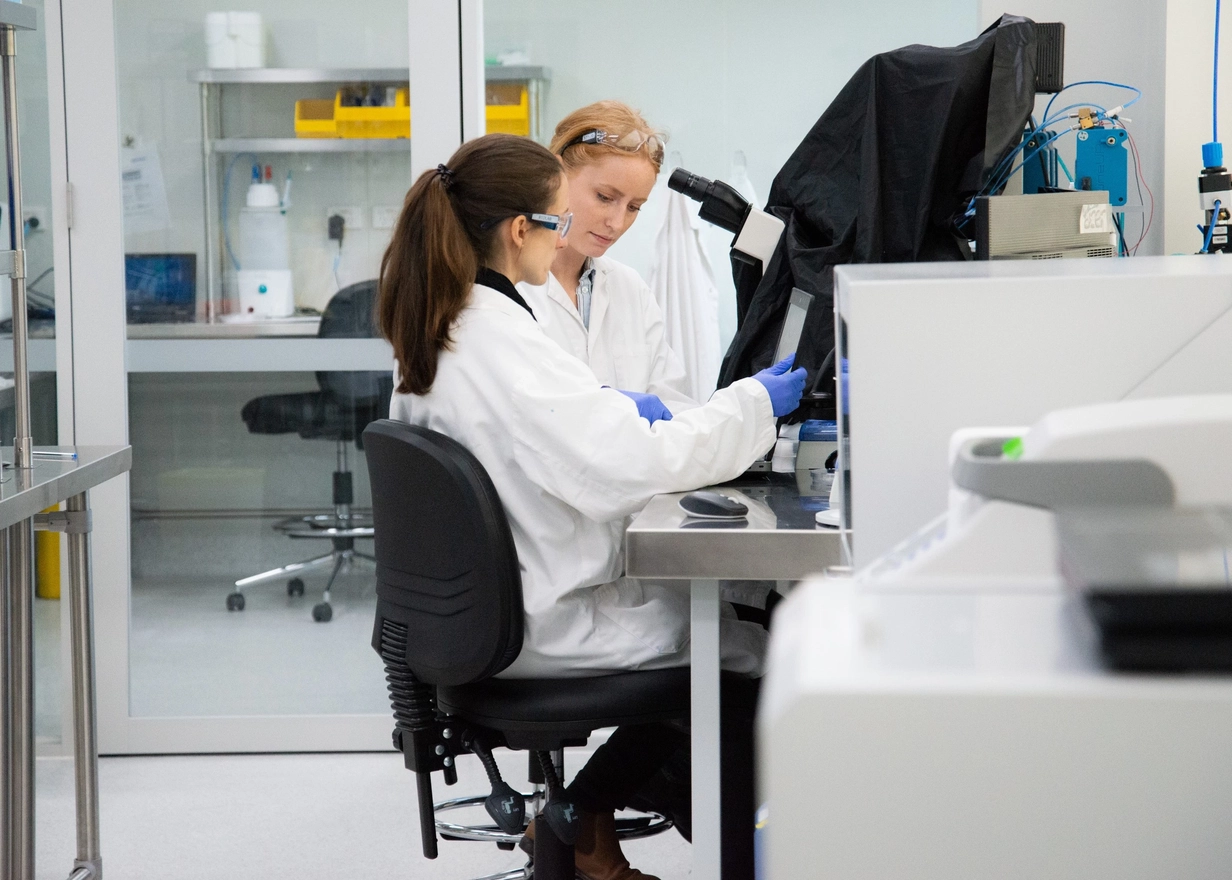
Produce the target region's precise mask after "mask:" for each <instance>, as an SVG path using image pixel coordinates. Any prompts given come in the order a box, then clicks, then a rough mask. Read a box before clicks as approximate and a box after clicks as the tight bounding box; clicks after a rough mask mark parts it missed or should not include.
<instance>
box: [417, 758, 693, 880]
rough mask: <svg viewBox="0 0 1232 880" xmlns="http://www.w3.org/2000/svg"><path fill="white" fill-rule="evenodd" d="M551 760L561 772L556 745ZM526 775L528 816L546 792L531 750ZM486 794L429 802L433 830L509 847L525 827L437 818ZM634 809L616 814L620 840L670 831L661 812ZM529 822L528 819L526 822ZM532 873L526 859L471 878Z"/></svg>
mask: <svg viewBox="0 0 1232 880" xmlns="http://www.w3.org/2000/svg"><path fill="white" fill-rule="evenodd" d="M552 762H553V763H554V764H555V765H556V771H557V774H558V775H559V776H561V777H563V776H564V750H563V749H558V750H557V751H555V752H553V753H552ZM527 776H528V778H529V779H530V782H531V785H532V790H531V791H530V792H524V793H520V794H521V797H522V799H523V800H524V801H525V802H526V804H527V814H528V815H529V816H532V817H533V816H537V815H539V812H540V810H542V809H543V806H544V802H545V800H546V798H547V792H546V790H545V788H544V779H543V770H542V768H541V767H540V766H539V762H538V760H537V755H536V754H535V753H533V752H532V753H531V756H530V769H529V772H528V774H527ZM487 801H488V797H487V796H484V795H472V796H470V797H460V798H452V799H450V800H445V801H437V802H436V803H435V804H434V805H433V811H434V813H435V814H436V815H437V817H438V818H437V819H436V833H437V834H439V835H440V836H441V837H442V838H443V839H445V840H459V841H475V842H479V843H494V844H496V846H497V847H499V848H500V849H503V850H512V849H513V848H514V847H515V846H517V845H518V844H519V843H520V842H521V840H522V837H523V835H524V834H525V832H526V829H525V828H523V829H522V831H519V832H516V833H512V834H510V833H508V832H506V831H503V830H501V828H500V827H498V826H497V825H494V824H491V823H484V824H469V825H464V824H460V823H458V822H449V821H445V820H443V819H440V818H439V816H440V814H441V813H447V812H452V811H455V810H470V809H475V808H477V807H485V806H486V805H487ZM626 812H633V813H637V815H632V816H629V815H625V816H618V817H617V819H616V836H617V837H618V838H619V839H620V840H621V841H626V840H639V839H641V838H644V837H653V836H654V835H656V834H662V833H663V832H664V831H670V830H671V828H672V821H671V820H670V819H668V818H667V817H666V816H664V815H663V814H662V813H654V812H649V811H645V812H643V811H626ZM527 824H529V820H528V822H527ZM533 876H534V865H533V862H529V863H527V865H526V866H525V867H524V868H517V869H515V870H512V871H506V872H503V873H499V874H490V875H486V876H484V877H478V878H475V880H515V878H516V880H522V878H530V877H533Z"/></svg>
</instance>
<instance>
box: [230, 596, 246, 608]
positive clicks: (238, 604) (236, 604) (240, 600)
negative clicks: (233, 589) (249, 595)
mask: <svg viewBox="0 0 1232 880" xmlns="http://www.w3.org/2000/svg"><path fill="white" fill-rule="evenodd" d="M227 610H228V611H243V610H244V594H243V593H232V594H231V595H230V596H228V597H227Z"/></svg>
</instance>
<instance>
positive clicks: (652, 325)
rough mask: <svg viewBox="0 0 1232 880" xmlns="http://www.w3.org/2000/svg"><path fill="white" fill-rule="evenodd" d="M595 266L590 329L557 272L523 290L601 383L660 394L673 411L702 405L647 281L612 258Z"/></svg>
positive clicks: (555, 335)
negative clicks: (669, 338)
mask: <svg viewBox="0 0 1232 880" xmlns="http://www.w3.org/2000/svg"><path fill="white" fill-rule="evenodd" d="M594 269H595V283H594V287H593V289H592V293H591V300H590V330H589V331H587V329H586V327H585V325H583V324H582V316H581V315H579V314H578V310H577V306H575V305H574V304H573V301H572V300H571V299H569V294H567V293H566V292H565V289H564V288H563V287H562V286H561V284H560V282H559V281H557V280H556V277H555V276H554V275H552V274H551V273H548V281H547V284H542V285H539V286H534V285H530V284H519V285H518V291H519V292H520V293H521V294H522V297H523V298H524V299H525V300H526V302H527V304H528V305H530V307H531V309H532V310H533V311H534V313H535V318H536V319H538V321H539V325H540V326H541V327H542V328H543V330H544V332H545V333H547V335H548V336H549V337H551V338H552V339H553V340H555V341H556V344H557V345H559V346H560V347H561V348H563V349H564V350H565V351H567V352H569V354H571V355H573V356H574V357H576V358H577V359H578V360H580V361H582V362H583V363H585V364H588V365H589V366H590V369H591V371H592V372H593V373H594V374H595V376H596V377H597V378H598V380H599V382H600V383H601V384H603V385H610V386H612V387H613V388H619V389H621V390H622V391H637V392H640V393H642V394H655V395H658V397H659V399H660V400H662V401H663V403H664V405H666V406H667V408H668V409H669V410H671V412H672V415H673V416H674V415H676V414H677V413H681V412H684V411H685V410H687V409H692V408H693V407H695V406H697V404H698V398H696V397H694V396H692V395H691V394H689V391H688V379H687V377H686V376H685V369H684V363H683V362H682V361H681V360H680V357H679V356H678V355H677V354H676V352H674V351H672V349H671V348H670V347H669V346H668V344H667V337H666V335H665V333H664V326H663V313H662V311H660V309H659V305H658V303H656V302H655V298H654V296H653V295H652V294H651V292H650V288H649V287H647V286H646V282H645V281H643V280H642V277H641V276H640V275H638V274H637V272H636V271H634V270H633V269H631V268H629V267H628V266H626V265H624V264H623V263H619V262H617V261H616V260H612V259H609V258H607V257H595V258H594ZM708 396H709V395H707V397H708Z"/></svg>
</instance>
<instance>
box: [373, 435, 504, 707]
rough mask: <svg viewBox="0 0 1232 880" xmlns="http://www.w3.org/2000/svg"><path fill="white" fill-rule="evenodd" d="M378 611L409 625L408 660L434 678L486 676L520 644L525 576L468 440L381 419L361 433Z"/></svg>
mask: <svg viewBox="0 0 1232 880" xmlns="http://www.w3.org/2000/svg"><path fill="white" fill-rule="evenodd" d="M364 449H365V452H366V454H367V458H368V475H369V478H370V480H371V482H372V517H373V525H374V527H375V531H376V535H375V539H376V560H377V576H376V577H377V588H376V590H377V611H376V617H377V619H376V628H375V633H374V636H373V647H375V648H376V649H377V650H378V651H380V650H381V646H380V634H381V629H382V622H383V621H385V620H389V621H392V622H395V623H398V624H400V625H402V626H405V627H406V628H407V639H406V665H407V666H408V667H409V668H410V670H411V672H413V673H414V674H415V676H416V678H418V679H419V680H420V681H423V682H425V683H427V684H432V685H459V684H468V683H470V682H474V681H480V680H482V679H485V678H489V677H490V676H492V675H495V674H496V673H498V672H500V671H501V670H502V669H504V668H505V667H506V666H508V665H509V664H510V663H512V662H513V661H514V659H515V658H516V657H517V656H518V652H519V651H521V649H522V576H521V571H520V569H519V567H518V554H517V549H516V548H515V547H514V543H513V533H512V532H511V531H510V529H509V521H508V520H507V519H506V517H505V510H504V507H502V506H501V502H500V498H499V497H498V496H497V494H496V488H495V487H494V486H493V485H492V480H491V479H490V478H489V477H488V474H487V472H486V471H485V470H484V469H483V465H481V464H480V463H479V461H478V459H476V458H475V456H473V455H471V453H470V452H469V451H467V449H466V448H465V447H464V446H462V444H460V443H458V442H456V441H454V440H452V439H450V438H449V437H446V436H445V435H444V434H440V433H438V432H436V431H430V430H428V429H426V428H419V427H415V426H413V425H408V424H406V423H404V422H396V421H391V420H389V419H381V420H379V421H375V422H373V423H372V424H370V425H369V426H368V427H367V429H366V430H365V431H364Z"/></svg>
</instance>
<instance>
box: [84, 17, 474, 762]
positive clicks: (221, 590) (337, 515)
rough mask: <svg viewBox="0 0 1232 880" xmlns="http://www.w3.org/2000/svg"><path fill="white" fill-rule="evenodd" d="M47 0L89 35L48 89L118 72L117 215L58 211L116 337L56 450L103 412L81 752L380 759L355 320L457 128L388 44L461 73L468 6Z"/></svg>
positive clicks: (382, 733)
mask: <svg viewBox="0 0 1232 880" xmlns="http://www.w3.org/2000/svg"><path fill="white" fill-rule="evenodd" d="M65 2H66V3H67V4H68V5H69V6H73V7H76V6H77V5H80V6H81V10H78V12H79V14H81V15H82V16H86V15H87V13H86V12H85V11H84V10H85V9H86V7H87V6H89V8H90V13H92V14H94V15H95V23H97V22H99V21H100V20H101V19H102V15H101V13H100V12H99V7H100V6H106V7H108V9H107V13H108V16H109V18H108V20H107V26H108V28H109V29H111V30H112V31H113V33H114V45H113V46H111V47H106V50H105V52H104V51H99V52H98V53H96V57H95V58H94V59H92V67H93V69H94V71H95V74H94V76H95V79H90V78H89V76H88V74H87V72H86V70H85V65H86V63H87V60H79V59H78V58H77V57H75V56H74V55H72V54H70V53H68V52H67V51H66V55H65V62H64V63H65V67H66V71H67V75H66V84H65V89H66V102H67V103H68V104H69V105H70V106H72V105H73V104H74V101H75V100H80V98H78V97H76V96H80V95H84V94H87V93H92V90H95V89H99V91H98V94H99V95H100V96H102V95H103V91H102V90H101V88H102V87H99V86H98V85H97V84H96V80H97V78H98V77H104V79H103V82H104V83H105V82H106V80H105V75H106V74H105V73H102V74H99V73H97V71H98V70H99V69H102V70H103V71H106V69H107V65H110V66H111V67H112V68H114V71H115V77H114V81H115V83H116V92H115V96H114V99H112V100H113V102H114V105H115V106H116V108H117V109H116V111H115V117H114V118H113V119H110V120H106V125H107V126H109V127H111V130H113V131H114V132H115V142H116V147H115V149H114V151H111V152H108V151H107V150H101V149H100V150H98V154H99V155H98V157H97V161H96V162H95V164H94V165H93V166H90V170H91V171H93V172H94V173H97V174H98V175H100V176H102V175H114V177H112V178H111V179H113V180H115V181H116V184H117V185H116V186H115V187H114V194H113V195H110V196H109V195H108V194H107V193H105V192H104V193H102V194H101V196H100V199H101V200H102V201H103V202H106V200H107V199H108V198H110V200H111V204H110V208H111V210H112V211H114V215H113V216H115V217H117V218H122V227H121V228H120V229H117V228H115V227H114V225H113V226H112V227H111V229H110V231H109V234H110V235H111V237H110V238H106V235H107V234H108V230H107V229H104V228H103V226H102V224H100V225H99V226H90V227H89V228H88V229H87V225H86V224H84V223H83V224H79V225H75V227H74V234H78V233H80V235H81V236H82V238H83V240H84V238H85V236H86V235H87V232H89V233H90V234H91V235H95V236H96V237H97V240H98V241H100V242H104V240H105V244H100V246H99V247H98V248H96V249H95V251H94V252H92V254H91V256H92V258H93V259H94V260H96V261H97V264H98V265H99V266H101V267H105V268H106V271H107V272H108V273H110V272H113V271H114V272H115V274H114V277H115V282H110V281H109V282H108V283H112V284H113V285H114V286H113V287H112V288H111V290H112V291H113V292H112V293H110V294H109V296H110V297H112V298H111V299H109V300H108V302H109V306H108V308H109V309H111V311H110V312H108V315H109V317H108V320H109V321H110V320H112V317H115V318H121V317H122V321H121V324H120V326H122V328H123V329H122V331H121V332H120V333H117V334H116V338H114V339H112V338H111V336H110V335H107V336H106V338H101V337H100V338H99V339H97V340H94V341H93V344H94V345H95V346H96V348H95V349H93V351H97V352H98V353H99V354H101V355H104V356H105V357H107V358H111V357H114V356H115V355H117V354H118V355H119V356H120V360H121V363H122V365H123V367H122V369H123V372H122V375H123V377H124V378H123V381H122V383H120V385H119V387H112V386H108V387H106V388H102V387H96V388H95V389H94V390H95V394H94V395H93V396H92V397H91V398H90V399H89V400H86V399H84V398H83V396H82V395H78V398H77V401H76V402H77V408H78V416H79V417H78V423H77V428H78V430H77V435H78V442H89V439H88V437H89V436H90V435H94V436H103V435H104V434H105V433H106V431H105V430H103V428H101V427H91V426H110V427H107V430H114V427H115V423H116V416H117V415H119V414H122V417H123V421H122V423H121V424H120V428H121V430H122V431H123V434H124V436H125V437H126V438H127V440H128V442H129V443H131V445H132V447H133V469H132V472H131V474H130V476H129V479H128V483H127V485H126V486H125V487H124V489H123V491H117V492H113V493H112V494H110V495H108V494H107V493H100V494H99V498H98V499H97V500H96V501H95V510H96V514H95V517H96V521H104V520H105V522H106V524H107V527H108V528H110V529H112V534H111V535H108V536H105V537H107V538H109V539H110V540H107V541H106V544H105V546H104V547H102V548H100V549H99V550H96V554H95V579H96V584H97V588H96V604H97V606H98V609H99V610H98V629H99V638H98V642H99V714H100V740H101V749H102V751H103V752H104V753H117V752H119V753H125V752H127V753H133V752H151V751H153V752H202V751H306V750H334V749H339V750H374V749H387V748H389V744H390V740H389V731H390V720H389V707H388V701H387V698H386V696H385V689H384V677H383V671H382V668H381V664H380V662H379V659H378V657H377V656H376V654H375V653H374V652H373V651H372V649H371V647H370V641H371V632H370V631H371V626H372V620H373V610H374V607H375V580H374V571H373V566H372V562H371V553H372V539H371V522H370V517H369V515H368V514H369V508H370V500H369V497H370V496H369V490H368V478H367V472H366V469H365V465H364V457H363V450H362V431H363V428H364V426H365V425H366V424H367V423H368V422H369V421H371V420H372V419H373V418H377V417H380V416H381V415H382V414H383V412H384V411H386V410H387V407H388V399H389V394H390V391H391V389H392V380H391V376H392V369H393V355H392V351H391V349H390V348H389V346H388V345H387V344H386V343H385V342H384V341H383V340H381V339H379V338H376V334H375V329H374V327H373V324H372V317H371V313H372V305H373V299H374V295H375V280H376V277H377V273H378V268H379V263H380V259H381V255H382V254H383V252H384V249H385V246H386V244H387V242H388V238H389V235H390V233H391V230H392V227H393V225H394V222H395V220H396V218H397V216H398V212H399V210H400V208H401V203H402V200H403V197H404V196H405V193H406V191H407V189H408V188H409V186H410V183H411V179H412V173H413V172H412V169H413V168H414V164H413V163H415V162H419V161H424V162H426V161H427V160H428V155H427V154H429V153H431V154H432V158H431V162H432V164H435V163H436V162H439V161H443V160H444V158H447V156H445V157H439V158H437V157H436V155H435V153H436V152H439V150H440V149H442V148H444V149H451V148H450V147H449V146H448V143H449V139H450V138H452V139H453V142H454V145H455V146H456V143H457V142H459V141H460V139H461V135H462V126H461V118H462V111H461V107H460V100H461V99H460V96H459V95H457V94H455V95H454V98H453V104H452V106H451V107H448V106H447V107H444V109H442V106H441V100H440V95H438V94H435V93H434V92H433V90H432V89H430V88H426V87H425V88H424V89H421V90H419V91H417V90H416V87H415V82H418V81H422V80H421V79H416V77H417V74H416V69H417V68H416V65H415V64H412V63H411V61H410V59H411V57H412V55H414V56H415V57H416V58H417V59H418V62H419V64H420V65H428V67H429V68H430V69H431V70H432V71H433V74H434V76H435V77H436V78H437V79H439V78H442V77H443V78H444V79H445V81H453V82H459V81H460V80H465V79H467V77H464V76H463V75H462V70H461V66H460V65H461V60H460V54H461V53H460V51H459V48H458V47H459V46H460V45H461V44H462V42H463V41H462V40H461V39H460V33H461V31H460V29H461V27H462V21H463V18H464V13H466V14H467V15H469V16H472V18H473V16H474V14H475V9H474V8H473V7H474V5H475V4H470V3H463V4H456V3H453V4H440V3H433V2H428V0H416V2H412V3H409V4H408V3H407V2H400V0H360V3H359V5H358V6H357V7H356V6H352V7H348V8H346V9H345V10H344V9H340V8H339V7H338V6H337V4H329V3H325V2H323V0H308V2H294V3H292V2H288V0H260V2H258V3H256V4H255V5H252V6H250V7H248V10H249V11H247V12H243V13H236V12H230V13H228V12H217V11H215V9H214V7H211V6H209V5H208V4H204V3H195V2H194V3H188V4H172V5H168V4H165V3H157V2H154V0H111V2H109V3H104V4H98V3H93V5H90V4H89V3H88V2H87V0H65ZM77 22H78V19H77V18H76V17H73V16H70V14H69V10H68V9H65V11H64V28H65V33H66V43H72V42H73V40H74V38H75V37H74V35H75V34H76V28H77V27H78V24H77ZM70 32H71V33H70ZM439 47H444V49H442V50H441V55H440V57H439V58H435V60H434V56H433V54H432V53H433V52H434V51H437V50H438V48H439ZM99 65H102V67H101V68H100V67H99ZM449 70H453V71H454V72H453V73H452V74H449V73H448V71H449ZM429 84H430V83H429ZM417 94H418V95H421V96H426V97H421V100H419V101H416V95H417ZM98 100H107V99H106V98H105V97H100V98H99V99H98ZM98 100H96V101H95V103H96V104H97V103H98ZM67 116H68V118H69V120H70V122H69V126H68V127H69V132H68V135H67V142H68V144H67V146H68V152H69V155H70V165H72V160H73V157H74V155H76V156H77V157H79V159H80V161H81V162H82V163H83V166H85V165H88V161H87V160H86V159H85V158H80V157H81V156H82V154H81V153H76V154H75V153H74V144H75V143H77V144H79V145H82V146H84V140H85V138H84V133H80V134H77V135H75V133H74V131H73V126H72V119H73V114H72V113H71V112H69V113H68V114H67ZM412 135H413V136H412ZM104 140H106V138H104ZM96 143H97V141H96ZM425 145H430V147H431V148H429V146H425ZM439 145H444V146H443V147H442V146H439ZM421 154H423V155H422V156H421ZM90 158H91V159H93V158H94V157H90ZM108 165H110V167H109V168H108ZM73 173H74V172H73V171H72V169H70V174H73ZM81 173H84V171H83V172H81ZM91 179H92V180H93V179H95V178H94V177H93V174H92V175H91ZM117 233H122V234H117ZM74 254H76V250H75V251H74ZM75 265H76V261H75ZM112 267H114V269H113V268H112ZM117 269H118V270H121V271H115V270H117ZM107 277H108V278H111V277H113V276H112V275H107ZM121 283H122V287H121V286H120V284H121ZM94 302H97V301H94ZM121 303H122V306H123V307H122V315H121V311H120V306H121ZM83 346H87V342H86V341H85V340H82V342H81V345H80V346H77V348H78V349H80V350H82V351H83V352H84V348H83ZM88 359H89V355H84V354H83V355H82V356H79V357H78V358H77V360H78V362H79V363H80V362H84V361H86V360H88ZM83 435H86V439H83ZM115 539H118V540H115ZM100 542H101V539H100ZM120 547H122V548H123V552H116V551H117V550H118V549H119V548H120Z"/></svg>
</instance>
